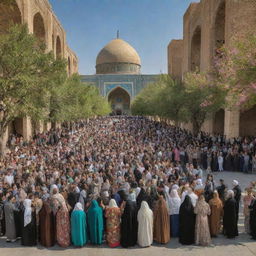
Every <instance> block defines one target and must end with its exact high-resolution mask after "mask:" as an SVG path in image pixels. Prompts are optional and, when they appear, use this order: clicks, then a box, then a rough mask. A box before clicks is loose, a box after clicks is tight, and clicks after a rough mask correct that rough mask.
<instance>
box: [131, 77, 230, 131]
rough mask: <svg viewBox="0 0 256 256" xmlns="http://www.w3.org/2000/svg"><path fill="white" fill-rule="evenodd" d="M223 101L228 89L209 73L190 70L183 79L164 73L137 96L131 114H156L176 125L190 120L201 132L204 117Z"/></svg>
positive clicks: (215, 109)
mask: <svg viewBox="0 0 256 256" xmlns="http://www.w3.org/2000/svg"><path fill="white" fill-rule="evenodd" d="M224 100H225V92H224V91H223V90H221V89H220V88H219V87H218V86H216V84H215V81H214V80H212V79H211V78H210V77H207V75H206V74H203V73H199V72H191V73H187V74H186V75H185V78H184V81H183V82H180V81H174V80H173V79H172V78H171V77H170V76H169V75H162V76H161V77H160V79H159V81H157V82H156V83H154V84H151V85H149V86H148V87H146V88H144V89H143V90H142V91H141V92H140V94H139V95H138V96H137V97H136V98H135V100H134V102H133V104H132V113H133V114H136V115H152V116H154V115H157V116H160V117H164V118H168V119H171V120H173V121H174V122H175V124H176V125H178V124H179V123H180V122H188V121H191V122H192V124H193V127H194V132H195V133H198V132H199V131H200V128H201V126H202V124H203V122H204V121H205V119H206V118H207V117H208V116H210V114H211V113H214V112H216V111H218V110H219V109H220V108H221V107H222V106H223V104H224Z"/></svg>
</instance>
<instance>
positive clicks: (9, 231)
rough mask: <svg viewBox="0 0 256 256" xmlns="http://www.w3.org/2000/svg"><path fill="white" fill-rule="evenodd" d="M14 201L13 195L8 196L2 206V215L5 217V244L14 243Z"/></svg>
mask: <svg viewBox="0 0 256 256" xmlns="http://www.w3.org/2000/svg"><path fill="white" fill-rule="evenodd" d="M14 200H15V197H14V196H13V195H10V196H8V198H7V201H6V202H5V204H4V215H5V236H6V242H15V241H16V227H15V220H14V210H15V207H14Z"/></svg>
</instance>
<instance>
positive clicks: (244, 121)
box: [239, 105, 256, 136]
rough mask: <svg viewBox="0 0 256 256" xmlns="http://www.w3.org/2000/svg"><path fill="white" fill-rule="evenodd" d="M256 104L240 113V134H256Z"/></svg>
mask: <svg viewBox="0 0 256 256" xmlns="http://www.w3.org/2000/svg"><path fill="white" fill-rule="evenodd" d="M255 117H256V105H254V106H253V107H252V108H251V109H249V110H246V111H243V112H241V113H240V124H239V129H240V136H248V135H253V136H255V134H256V119H255Z"/></svg>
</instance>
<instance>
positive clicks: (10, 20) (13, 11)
mask: <svg viewBox="0 0 256 256" xmlns="http://www.w3.org/2000/svg"><path fill="white" fill-rule="evenodd" d="M21 21H22V19H21V12H20V9H19V7H18V5H17V3H16V1H11V2H10V3H8V1H0V34H4V33H6V32H7V31H8V30H9V27H10V26H12V25H14V24H21Z"/></svg>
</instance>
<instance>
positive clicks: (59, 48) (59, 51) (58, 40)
mask: <svg viewBox="0 0 256 256" xmlns="http://www.w3.org/2000/svg"><path fill="white" fill-rule="evenodd" d="M56 57H57V58H61V57H62V54H61V41H60V37H59V36H57V39H56Z"/></svg>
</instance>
